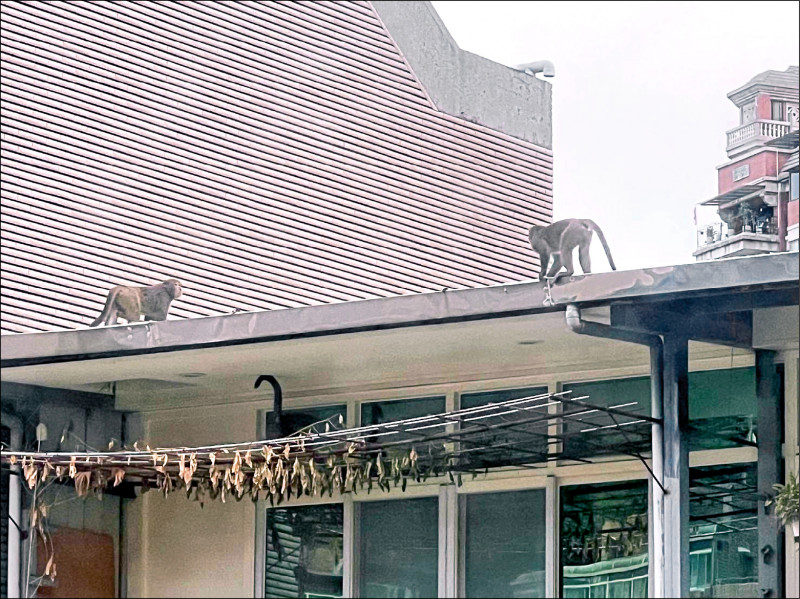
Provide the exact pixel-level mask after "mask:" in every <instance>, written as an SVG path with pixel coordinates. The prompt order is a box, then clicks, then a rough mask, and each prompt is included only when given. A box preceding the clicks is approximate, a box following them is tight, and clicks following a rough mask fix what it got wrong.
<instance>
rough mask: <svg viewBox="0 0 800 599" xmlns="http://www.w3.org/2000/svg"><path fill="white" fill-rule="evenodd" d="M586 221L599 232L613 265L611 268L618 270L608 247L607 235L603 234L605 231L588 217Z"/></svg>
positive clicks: (609, 261) (610, 262)
mask: <svg viewBox="0 0 800 599" xmlns="http://www.w3.org/2000/svg"><path fill="white" fill-rule="evenodd" d="M586 222H587V223H589V226H590V227H591V229H592V230H593V231H594V232H595V233H597V237H599V238H600V243H602V244H603V249H604V250H605V251H606V256H607V257H608V263H609V264H610V265H611V270H617V267H616V266H615V265H614V259H613V258H612V257H611V250H610V249H608V244H607V243H606V236H605V235H603V231H602V230H601V229H600V227H598V226H597V223H596V222H594V221H593V220H589V219H586Z"/></svg>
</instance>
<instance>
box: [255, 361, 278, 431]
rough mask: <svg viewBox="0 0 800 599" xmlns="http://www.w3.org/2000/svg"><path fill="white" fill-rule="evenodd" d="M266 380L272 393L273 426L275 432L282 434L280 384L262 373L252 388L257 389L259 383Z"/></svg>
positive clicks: (270, 376) (269, 375)
mask: <svg viewBox="0 0 800 599" xmlns="http://www.w3.org/2000/svg"><path fill="white" fill-rule="evenodd" d="M264 381H267V382H268V383H269V384H270V385H272V391H273V393H274V397H273V400H272V413H273V414H274V417H275V428H276V429H277V430H276V432H277V433H278V435H279V436H281V437H282V436H284V435H283V422H282V418H281V414H282V413H283V389H281V384H280V383H279V382H278V379H276V378H275V377H274V376H272V375H271V374H262V375H259V377H258V378H257V379H256V383H255V385H254V386H253V388H254V389H258V388H259V387H260V386H261V383H263V382H264Z"/></svg>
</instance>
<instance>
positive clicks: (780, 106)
mask: <svg viewBox="0 0 800 599" xmlns="http://www.w3.org/2000/svg"><path fill="white" fill-rule="evenodd" d="M770 118H771V119H772V120H773V121H785V120H787V117H786V102H782V101H780V100H772V116H771V117H770Z"/></svg>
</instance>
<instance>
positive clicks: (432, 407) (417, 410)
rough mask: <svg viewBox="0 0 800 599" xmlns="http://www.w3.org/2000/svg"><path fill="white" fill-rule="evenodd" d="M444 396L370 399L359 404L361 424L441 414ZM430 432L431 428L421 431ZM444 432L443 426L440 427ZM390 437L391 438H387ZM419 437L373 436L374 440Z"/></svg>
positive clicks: (412, 435) (443, 407)
mask: <svg viewBox="0 0 800 599" xmlns="http://www.w3.org/2000/svg"><path fill="white" fill-rule="evenodd" d="M445 409H446V407H445V398H444V396H441V397H421V398H418V399H402V400H391V401H372V402H368V403H363V404H361V425H362V426H369V425H371V424H383V423H386V422H393V421H395V420H405V419H406V418H419V417H420V416H430V415H431V414H441V413H443V412H444V411H445ZM422 432H424V433H427V434H430V432H431V429H426V431H421V433H422ZM442 432H444V427H442ZM389 437H391V438H389ZM415 437H416V438H421V437H422V435H421V434H415V433H414V432H410V433H405V432H403V433H395V434H392V435H386V436H383V437H375V439H374V440H375V441H380V442H383V441H386V442H388V441H400V440H403V439H413V438H415Z"/></svg>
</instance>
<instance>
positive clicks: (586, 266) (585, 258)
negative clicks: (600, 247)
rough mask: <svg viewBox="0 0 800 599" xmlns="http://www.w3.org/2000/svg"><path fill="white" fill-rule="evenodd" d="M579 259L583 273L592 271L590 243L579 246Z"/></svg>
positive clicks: (586, 273)
mask: <svg viewBox="0 0 800 599" xmlns="http://www.w3.org/2000/svg"><path fill="white" fill-rule="evenodd" d="M578 260H579V261H580V263H581V268H582V269H583V274H585V275H588V274H589V273H590V272H592V260H591V258H590V257H589V246H588V245H585V246H584V245H581V246H579V247H578Z"/></svg>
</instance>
